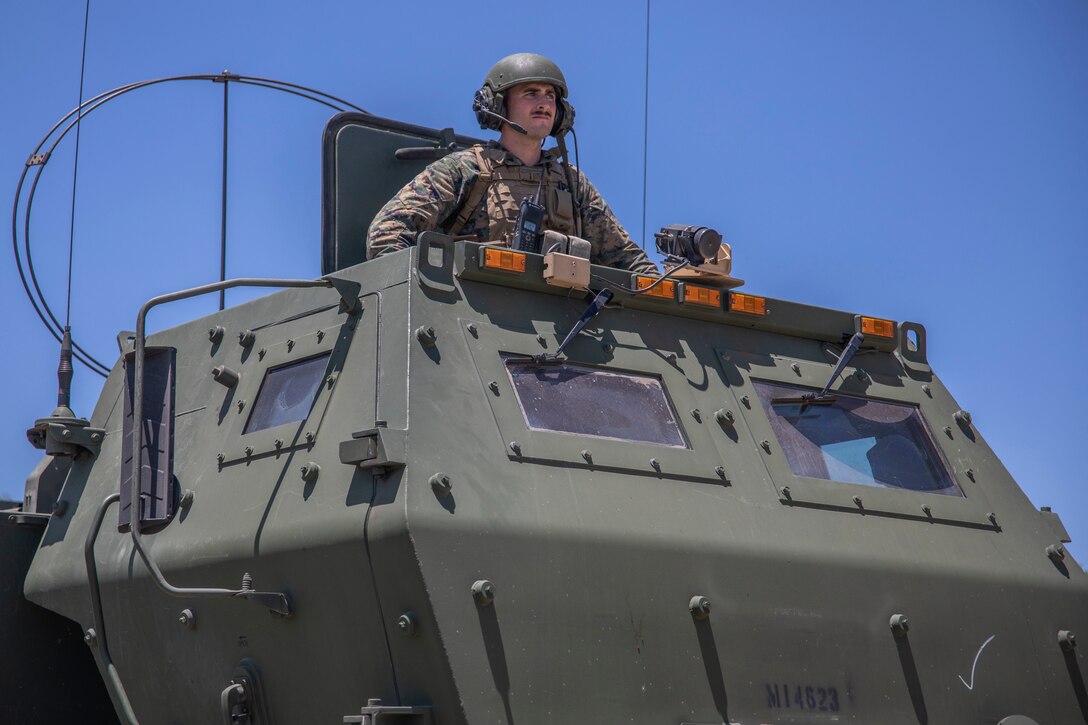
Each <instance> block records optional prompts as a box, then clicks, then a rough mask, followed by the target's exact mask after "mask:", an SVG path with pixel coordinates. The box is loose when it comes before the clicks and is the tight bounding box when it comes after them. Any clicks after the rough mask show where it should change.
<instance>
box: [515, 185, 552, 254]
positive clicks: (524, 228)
mask: <svg viewBox="0 0 1088 725" xmlns="http://www.w3.org/2000/svg"><path fill="white" fill-rule="evenodd" d="M546 173H548V172H547V169H544V170H542V171H541V173H540V183H539V184H538V185H537V187H536V193H535V194H533V197H532V198H530V197H528V196H527V197H525V198H524V199H522V200H521V207H520V209H519V210H518V221H517V224H516V225H515V226H514V239H513V240H512V241H511V242H510V246H511V247H513V248H514V249H516V250H518V251H519V252H532V253H533V254H540V247H541V245H542V243H543V241H544V230H543V228H542V227H543V225H544V205H543V204H541V203H540V196H541V190H542V189H543V187H544V174H546Z"/></svg>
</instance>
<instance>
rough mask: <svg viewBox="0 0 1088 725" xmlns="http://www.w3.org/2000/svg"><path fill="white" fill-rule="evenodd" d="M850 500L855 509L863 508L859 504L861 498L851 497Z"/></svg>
mask: <svg viewBox="0 0 1088 725" xmlns="http://www.w3.org/2000/svg"><path fill="white" fill-rule="evenodd" d="M850 500H851V501H853V502H854V505H855V506H857V507H858V508H859V509H860V508H865V507H864V506H862V504H861V496H854V497H852V498H851V499H850Z"/></svg>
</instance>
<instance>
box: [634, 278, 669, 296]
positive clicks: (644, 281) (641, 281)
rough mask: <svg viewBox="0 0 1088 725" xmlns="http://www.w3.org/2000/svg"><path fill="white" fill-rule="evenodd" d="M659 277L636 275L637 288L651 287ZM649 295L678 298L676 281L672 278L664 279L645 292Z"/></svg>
mask: <svg viewBox="0 0 1088 725" xmlns="http://www.w3.org/2000/svg"><path fill="white" fill-rule="evenodd" d="M658 279H659V278H658V277H643V276H642V275H641V274H640V275H637V276H636V277H635V288H636V289H640V290H642V289H649V288H650V287H651V286H652V285H653V284H654V282H657V281H658ZM643 294H645V295H646V296H647V297H660V298H662V299H666V300H675V299H676V283H675V282H673V281H672V280H671V279H666V280H662V281H661V284H659V285H657V286H656V287H654V288H653V289H649V291H648V292H644V293H643Z"/></svg>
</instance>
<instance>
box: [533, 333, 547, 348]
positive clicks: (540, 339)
mask: <svg viewBox="0 0 1088 725" xmlns="http://www.w3.org/2000/svg"><path fill="white" fill-rule="evenodd" d="M536 341H537V342H539V343H540V346H541V347H547V346H548V340H547V339H546V338H545V337H544V336H543V335H537V336H536Z"/></svg>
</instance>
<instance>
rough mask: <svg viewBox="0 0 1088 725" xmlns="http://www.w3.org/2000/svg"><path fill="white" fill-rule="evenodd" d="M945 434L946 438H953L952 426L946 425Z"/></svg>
mask: <svg viewBox="0 0 1088 725" xmlns="http://www.w3.org/2000/svg"><path fill="white" fill-rule="evenodd" d="M944 434H945V435H946V436H948V437H949V438H951V437H952V426H950V425H946V426H945V427H944Z"/></svg>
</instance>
